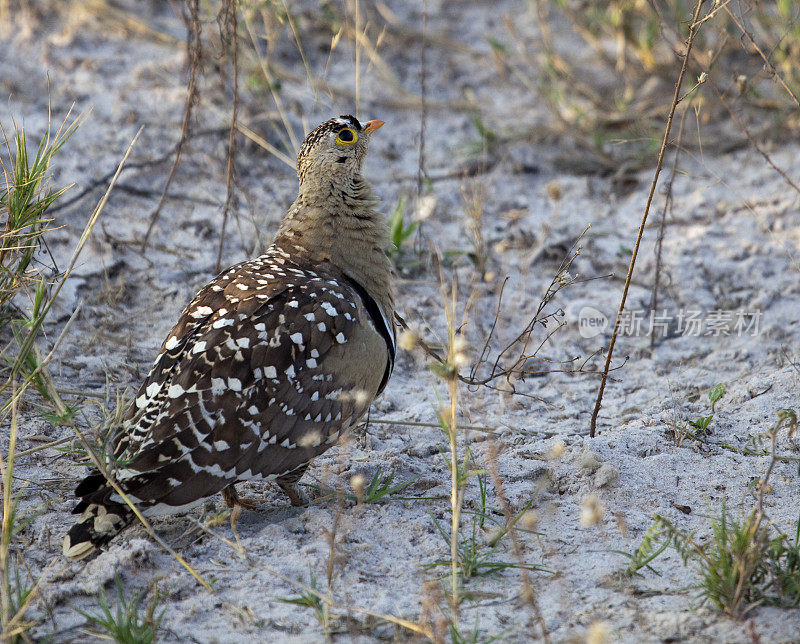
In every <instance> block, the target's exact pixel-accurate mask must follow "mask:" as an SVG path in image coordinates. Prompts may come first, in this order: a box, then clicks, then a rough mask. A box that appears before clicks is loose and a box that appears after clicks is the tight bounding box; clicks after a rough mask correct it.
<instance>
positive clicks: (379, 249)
mask: <svg viewBox="0 0 800 644" xmlns="http://www.w3.org/2000/svg"><path fill="white" fill-rule="evenodd" d="M377 204H378V199H377V197H376V196H375V193H374V192H373V191H372V187H371V186H370V185H369V183H367V182H366V180H364V178H363V177H361V175H353V176H352V177H350V178H349V179H348V180H346V181H336V182H331V181H328V182H323V181H314V182H308V180H305V181H303V182H301V184H300V193H299V195H298V197H297V200H296V201H295V202H294V203H293V204H292V206H291V208H290V209H289V212H288V213H287V215H286V217H285V218H284V219H283V222H281V225H280V228H279V229H278V232H277V233H276V235H275V239H274V241H273V244H274V245H276V246H278V247H280V248H282V249H283V250H285V251H286V252H288V253H290V254H292V255H295V256H299V257H301V258H303V259H305V260H306V261H308V262H310V263H311V265H312V267H313V266H317V265H319V264H322V263H323V262H328V263H330V264H333V265H334V266H335V267H336V268H338V269H339V270H341V271H342V272H343V273H344V274H345V275H347V276H348V277H350V278H351V279H353V280H355V281H356V282H358V283H359V284H361V286H363V287H364V288H365V289H366V290H367V292H368V293H369V294H370V296H371V297H372V298H373V299H375V301H376V302H377V303H378V305H379V306H380V307H381V309H382V310H383V312H384V314H385V315H386V316H387V319H392V317H393V310H394V307H393V292H392V275H391V273H392V267H391V262H390V261H389V258H388V257H387V256H386V252H385V251H386V249H387V248H388V247H389V243H390V242H389V239H390V238H389V228H388V225H387V222H386V216H385V215H383V214H382V213H379V212H378V211H377V210H376V209H375V207H376V206H377Z"/></svg>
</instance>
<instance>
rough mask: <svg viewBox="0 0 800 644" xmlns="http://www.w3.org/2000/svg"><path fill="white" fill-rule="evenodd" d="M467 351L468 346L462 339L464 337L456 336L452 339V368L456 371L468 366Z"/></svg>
mask: <svg viewBox="0 0 800 644" xmlns="http://www.w3.org/2000/svg"><path fill="white" fill-rule="evenodd" d="M468 350H469V345H468V344H467V341H466V340H465V339H464V336H463V335H457V336H456V337H455V338H454V339H453V366H455V368H456V369H460V368H461V367H466V366H467V365H468V364H469V358H468V357H467V351H468Z"/></svg>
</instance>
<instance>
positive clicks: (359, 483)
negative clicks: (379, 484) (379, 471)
mask: <svg viewBox="0 0 800 644" xmlns="http://www.w3.org/2000/svg"><path fill="white" fill-rule="evenodd" d="M366 483H367V481H366V479H365V478H364V477H363V476H362V475H361V474H354V475H353V476H352V477H351V478H350V487H351V488H353V494H355V495H356V499H358V502H359V503H363V502H364V487H365V486H366Z"/></svg>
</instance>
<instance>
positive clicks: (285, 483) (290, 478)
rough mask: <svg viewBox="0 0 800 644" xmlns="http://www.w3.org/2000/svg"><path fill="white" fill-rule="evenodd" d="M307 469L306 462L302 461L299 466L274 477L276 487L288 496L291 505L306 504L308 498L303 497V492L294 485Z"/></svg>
mask: <svg viewBox="0 0 800 644" xmlns="http://www.w3.org/2000/svg"><path fill="white" fill-rule="evenodd" d="M307 469H308V463H304V464H303V465H301V466H300V467H298V468H296V469H294V470H292V471H291V472H288V473H287V474H284V475H283V476H280V477H278V478H276V479H275V482H276V483H277V484H278V487H279V488H281V490H283V493H284V494H285V495H286V496H287V497H289V503H291V504H292V506H293V507H295V508H297V507H300V506H303V505H308V499H306V498H305V496H304V495H303V494H301V493H300V492H299V490H298V489H297V486H296V485H295V484H296V483H297V482H298V481H299V480H300V478H301V477H302V476H303V474H305V473H306V470H307Z"/></svg>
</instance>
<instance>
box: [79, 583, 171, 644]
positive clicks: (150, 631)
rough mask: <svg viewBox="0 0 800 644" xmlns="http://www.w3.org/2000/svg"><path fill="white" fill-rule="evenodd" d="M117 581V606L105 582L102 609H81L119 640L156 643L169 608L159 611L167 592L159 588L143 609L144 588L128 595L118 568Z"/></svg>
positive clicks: (100, 597) (100, 595)
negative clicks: (109, 594) (113, 602)
mask: <svg viewBox="0 0 800 644" xmlns="http://www.w3.org/2000/svg"><path fill="white" fill-rule="evenodd" d="M114 583H115V585H116V589H117V597H116V602H115V604H114V606H113V607H112V605H111V602H110V601H109V598H108V595H107V594H106V591H105V590H104V589H103V588H102V586H101V587H100V588H99V589H98V591H97V605H98V606H99V608H100V611H99V612H98V613H87V612H84V611H82V610H78V612H79V613H80V614H81V615H83V616H84V617H85V618H86V619H88V620H89V621H91V622H93V623H94V624H95V625H96V626H98V627H99V628H100V629H102V631H104V632H105V633H107V634H108V635H110V636H111V637H112V638H113V639H114V641H115V642H118V643H119V644H152V642H154V641H155V637H156V633H157V632H158V629H159V627H160V626H161V621H162V620H163V619H164V613H165V612H166V609H162V610H161V611H160V612H159V613H158V614H156V609H157V608H158V605H159V603H161V600H162V599H164V597H163V595H162V594H161V593H160V592H158V589H156V591H155V592H154V593H153V597H152V599H151V600H150V602H149V604H148V605H147V608H146V609H145V610H144V611H143V610H142V597H143V595H144V591H142V590H137V591H135V592H134V593H133V594H132V595H130V596H128V594H127V593H126V592H125V589H124V588H123V587H122V580H121V579H120V577H119V574H118V573H117V572H114Z"/></svg>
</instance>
